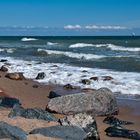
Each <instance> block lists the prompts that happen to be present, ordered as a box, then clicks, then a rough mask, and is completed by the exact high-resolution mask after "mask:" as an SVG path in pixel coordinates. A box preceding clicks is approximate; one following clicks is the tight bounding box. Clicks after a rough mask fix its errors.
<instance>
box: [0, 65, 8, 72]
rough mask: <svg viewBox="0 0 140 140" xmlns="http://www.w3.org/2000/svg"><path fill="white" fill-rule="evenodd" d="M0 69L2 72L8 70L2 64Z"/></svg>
mask: <svg viewBox="0 0 140 140" xmlns="http://www.w3.org/2000/svg"><path fill="white" fill-rule="evenodd" d="M0 71H2V72H7V71H8V68H6V67H5V66H2V67H1V68H0Z"/></svg>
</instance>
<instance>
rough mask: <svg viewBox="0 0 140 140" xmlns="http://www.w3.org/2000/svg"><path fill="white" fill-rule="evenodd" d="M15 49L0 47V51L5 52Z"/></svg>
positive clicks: (11, 51)
mask: <svg viewBox="0 0 140 140" xmlns="http://www.w3.org/2000/svg"><path fill="white" fill-rule="evenodd" d="M15 50H16V49H15V48H10V49H8V48H0V52H7V53H13V52H14V51H15Z"/></svg>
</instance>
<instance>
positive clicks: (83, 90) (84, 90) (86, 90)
mask: <svg viewBox="0 0 140 140" xmlns="http://www.w3.org/2000/svg"><path fill="white" fill-rule="evenodd" d="M93 91H96V89H92V88H83V89H82V92H85V93H90V92H91V93H92V92H93Z"/></svg>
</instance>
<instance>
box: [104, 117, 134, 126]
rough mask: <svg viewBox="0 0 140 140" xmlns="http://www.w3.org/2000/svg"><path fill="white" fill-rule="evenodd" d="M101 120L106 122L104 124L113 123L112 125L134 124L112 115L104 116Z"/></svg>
mask: <svg viewBox="0 0 140 140" xmlns="http://www.w3.org/2000/svg"><path fill="white" fill-rule="evenodd" d="M103 122H104V123H106V124H110V125H113V126H115V125H116V126H119V125H129V124H134V123H133V122H127V121H122V120H119V119H118V118H115V117H114V116H109V117H106V118H105V119H104V120H103Z"/></svg>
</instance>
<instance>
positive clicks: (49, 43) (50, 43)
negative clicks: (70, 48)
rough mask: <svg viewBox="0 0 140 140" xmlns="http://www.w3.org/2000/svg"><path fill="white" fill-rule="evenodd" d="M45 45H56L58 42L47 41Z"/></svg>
mask: <svg viewBox="0 0 140 140" xmlns="http://www.w3.org/2000/svg"><path fill="white" fill-rule="evenodd" d="M47 45H48V46H55V45H58V43H53V42H47Z"/></svg>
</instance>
